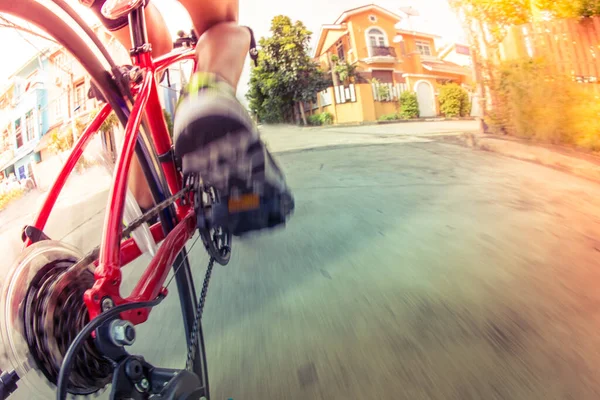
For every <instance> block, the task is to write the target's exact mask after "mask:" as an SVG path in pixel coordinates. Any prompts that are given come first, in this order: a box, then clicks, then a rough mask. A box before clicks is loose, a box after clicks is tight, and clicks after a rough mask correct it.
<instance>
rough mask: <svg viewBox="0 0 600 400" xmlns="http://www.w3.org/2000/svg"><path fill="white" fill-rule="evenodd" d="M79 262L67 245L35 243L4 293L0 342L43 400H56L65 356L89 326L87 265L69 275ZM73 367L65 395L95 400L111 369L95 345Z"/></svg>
mask: <svg viewBox="0 0 600 400" xmlns="http://www.w3.org/2000/svg"><path fill="white" fill-rule="evenodd" d="M81 258H83V256H82V254H80V252H79V251H78V250H77V249H75V248H74V247H71V246H69V245H67V244H65V243H61V242H57V241H51V240H44V241H41V242H38V243H35V244H33V245H31V246H30V247H28V248H27V249H25V250H24V251H23V253H22V254H21V255H20V257H19V259H18V260H17V261H16V262H15V263H14V265H13V267H12V268H11V271H10V272H9V275H8V276H7V279H6V280H5V281H4V284H3V287H2V296H1V298H0V336H1V337H2V342H3V343H4V345H5V347H6V352H7V355H8V358H9V361H10V363H11V364H12V367H13V368H14V369H15V371H16V372H17V374H18V375H19V377H21V379H22V381H24V382H25V383H26V384H27V385H28V386H29V388H30V389H31V390H32V391H33V393H35V394H37V395H39V397H41V398H48V397H51V396H53V395H54V391H55V389H56V382H57V376H58V372H59V371H60V366H61V364H62V360H63V357H64V354H65V353H66V351H67V350H68V348H69V346H70V344H71V343H72V341H73V339H74V338H75V336H76V335H77V334H78V333H79V331H80V330H81V329H82V328H83V327H84V326H85V324H86V323H87V322H88V321H89V316H88V313H87V309H86V307H85V304H84V302H83V293H84V292H85V291H86V290H87V289H88V288H90V287H91V286H92V285H93V283H94V276H93V270H92V268H91V265H90V266H88V267H86V268H83V269H81V270H78V271H76V273H73V270H72V269H70V268H71V267H72V266H73V265H74V264H75V263H76V262H77V261H79V260H80V259H81ZM67 272H68V273H67ZM74 362H75V367H74V368H73V373H72V374H71V376H70V377H69V386H68V392H69V393H71V394H73V395H84V396H85V395H90V394H97V393H99V392H100V391H101V390H102V389H104V387H105V386H106V385H107V384H108V383H110V379H111V374H112V367H111V365H110V364H109V363H108V361H106V360H104V359H103V358H102V357H101V356H100V355H99V354H98V353H97V351H96V350H95V348H94V346H93V342H91V341H89V342H88V343H86V345H85V346H84V350H83V351H82V352H81V353H80V354H78V355H77V356H76V357H75V360H74ZM36 397H37V396H36Z"/></svg>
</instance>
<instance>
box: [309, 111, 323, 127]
mask: <svg viewBox="0 0 600 400" xmlns="http://www.w3.org/2000/svg"><path fill="white" fill-rule="evenodd" d="M308 124H309V125H314V126H318V125H321V115H320V114H313V115H309V116H308Z"/></svg>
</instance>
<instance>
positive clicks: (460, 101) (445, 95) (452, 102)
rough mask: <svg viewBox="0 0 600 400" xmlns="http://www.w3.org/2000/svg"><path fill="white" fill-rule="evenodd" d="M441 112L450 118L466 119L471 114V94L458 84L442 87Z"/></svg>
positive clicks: (440, 97) (440, 96)
mask: <svg viewBox="0 0 600 400" xmlns="http://www.w3.org/2000/svg"><path fill="white" fill-rule="evenodd" d="M439 99H440V111H441V113H442V114H443V115H444V116H446V117H450V118H454V117H466V116H468V115H469V113H470V111H471V110H470V101H469V94H468V93H467V91H466V90H465V89H463V88H462V87H460V86H459V85H457V84H456V83H450V84H447V85H442V86H441V87H440V94H439Z"/></svg>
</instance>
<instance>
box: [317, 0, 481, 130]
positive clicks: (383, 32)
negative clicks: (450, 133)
mask: <svg viewBox="0 0 600 400" xmlns="http://www.w3.org/2000/svg"><path fill="white" fill-rule="evenodd" d="M407 19H408V16H404V17H403V16H400V15H397V14H395V13H393V12H391V11H388V10H386V9H384V8H382V7H379V6H377V5H374V4H371V5H366V6H363V7H359V8H355V9H352V10H348V11H345V12H344V13H342V15H341V16H340V17H339V18H338V19H337V21H335V23H334V24H331V25H323V26H322V27H321V31H320V34H319V36H318V40H317V42H316V43H317V44H316V47H315V49H314V52H313V57H314V58H315V60H317V61H318V62H319V63H320V64H321V67H322V68H323V70H325V71H331V66H332V65H333V64H334V62H335V60H336V57H337V59H338V60H341V61H345V62H347V63H349V64H351V65H353V66H355V67H356V72H357V74H356V75H357V76H356V77H355V78H354V79H353V80H352V81H347V82H338V85H337V86H334V87H332V88H329V89H328V90H326V91H324V92H321V93H319V95H318V96H317V98H318V101H317V104H316V105H315V106H314V107H313V108H314V109H315V112H318V111H321V112H325V111H327V112H330V113H331V114H333V116H334V120H335V122H336V123H352V122H365V121H376V120H378V119H379V118H380V117H381V116H383V115H386V114H392V113H395V112H397V109H398V101H397V100H398V97H399V95H400V93H401V92H403V91H405V90H409V91H413V92H416V94H417V98H418V102H419V111H420V116H421V117H434V116H437V115H438V114H439V111H438V110H439V106H438V101H437V94H436V93H437V88H438V85H439V84H443V83H447V82H456V83H458V84H463V83H465V82H466V81H467V80H468V79H469V77H470V76H471V72H470V70H469V69H468V68H465V67H462V66H459V65H457V64H454V63H452V62H448V61H445V60H442V59H441V58H439V57H438V54H437V50H436V43H435V41H436V39H440V37H439V36H436V35H432V34H428V33H423V32H415V31H412V30H406V29H403V28H404V26H405V25H408V24H407V23H406V20H407ZM334 56H335V57H334ZM332 58H333V60H332ZM373 78H375V79H376V80H375V81H374V80H373ZM317 109H318V110H317Z"/></svg>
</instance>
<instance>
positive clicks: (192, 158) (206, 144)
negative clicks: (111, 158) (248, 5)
mask: <svg viewBox="0 0 600 400" xmlns="http://www.w3.org/2000/svg"><path fill="white" fill-rule="evenodd" d="M180 2H181V3H182V4H183V6H184V7H185V8H186V9H187V11H188V13H189V14H190V16H191V18H192V21H193V23H194V28H195V30H196V33H197V34H198V37H199V40H198V45H197V52H198V70H197V71H196V73H195V74H194V76H193V77H192V79H191V80H190V85H189V87H188V90H187V91H186V93H185V94H184V96H183V98H182V99H181V101H180V103H179V105H178V107H177V112H176V115H175V126H174V136H175V151H176V153H177V155H179V156H180V157H182V160H183V168H184V172H185V173H200V174H201V175H202V177H203V178H204V179H205V180H207V181H208V182H209V183H210V184H212V185H214V186H216V187H217V189H219V191H220V192H221V194H222V195H223V196H224V197H228V196H229V195H230V194H232V192H238V193H240V194H248V193H253V194H260V196H261V200H262V201H261V203H262V204H263V205H264V206H263V207H262V208H261V209H260V210H253V211H244V212H242V213H235V215H230V218H229V223H230V224H229V226H230V227H231V229H232V233H233V234H234V235H241V234H243V233H246V232H250V231H256V230H260V229H264V228H271V227H273V226H276V225H280V224H283V223H285V221H286V219H287V217H288V215H289V214H290V213H291V211H292V209H293V199H292V196H291V193H290V191H289V189H288V187H287V185H286V183H285V179H284V176H283V174H282V172H281V170H280V169H279V168H278V166H277V165H276V164H275V162H274V160H273V158H272V157H271V155H270V154H269V153H268V151H267V149H266V147H265V146H264V144H263V143H262V141H261V140H260V137H259V134H258V131H257V129H256V127H255V125H254V123H253V121H252V118H251V117H250V115H249V114H248V112H247V111H246V109H245V108H244V107H243V106H242V105H241V104H240V103H239V101H238V100H237V98H236V95H235V88H236V86H237V84H238V81H239V79H240V76H241V73H242V69H243V67H244V62H245V60H246V57H247V54H248V50H249V47H250V41H251V35H250V31H249V30H248V29H247V28H244V27H240V26H239V25H238V24H237V19H238V0H180Z"/></svg>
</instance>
